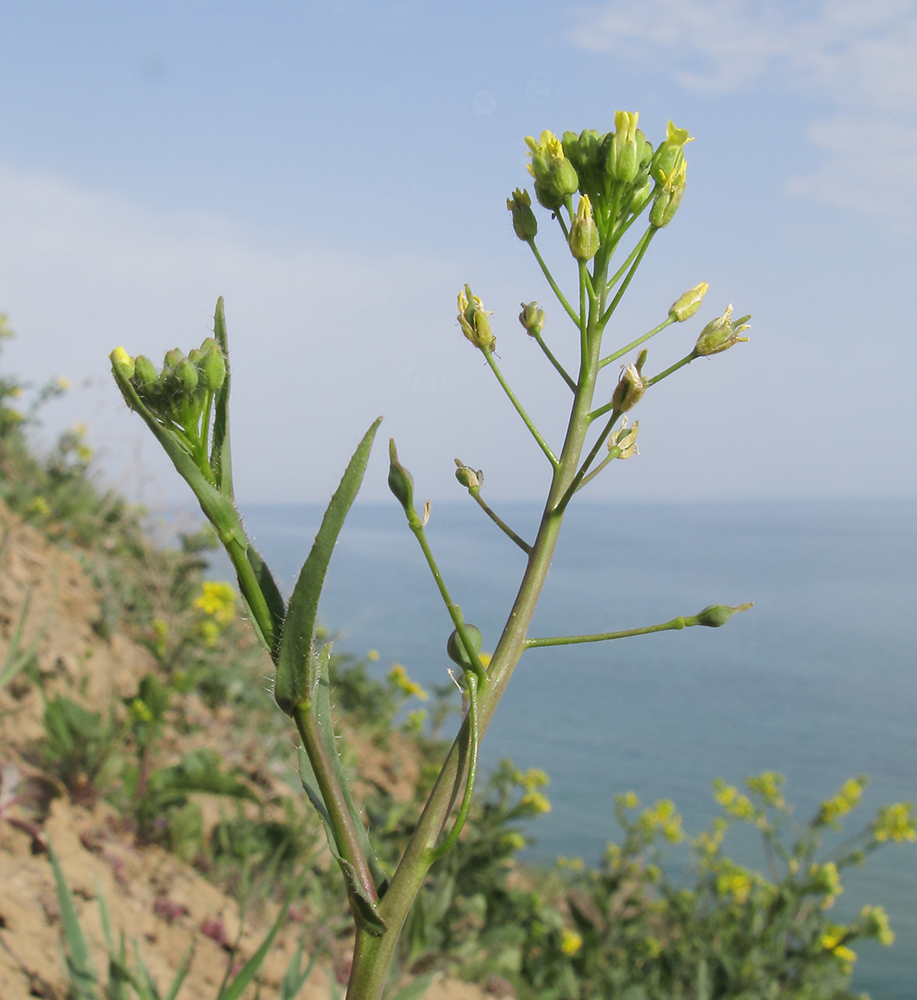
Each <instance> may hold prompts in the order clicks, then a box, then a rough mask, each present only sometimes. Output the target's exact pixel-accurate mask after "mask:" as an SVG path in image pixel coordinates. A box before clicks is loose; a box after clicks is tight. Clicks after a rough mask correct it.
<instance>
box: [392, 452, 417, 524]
mask: <svg viewBox="0 0 917 1000" xmlns="http://www.w3.org/2000/svg"><path fill="white" fill-rule="evenodd" d="M388 456H389V467H388V488H389V489H390V490H391V491H392V493H394V494H395V499H396V500H397V501H398V503H400V504H401V506H402V507H403V508H404V512H405V514H407V515H408V518H410V517H411V515H412V514H413V515H414V517H416V516H417V514H416V512H415V510H414V477H413V476H412V475H411V474H410V472H408V470H407V469H406V468H405V467H404V466H403V465H402V464H401V463H400V462H399V461H398V452H397V450H396V448H395V439H394V438H389V442H388Z"/></svg>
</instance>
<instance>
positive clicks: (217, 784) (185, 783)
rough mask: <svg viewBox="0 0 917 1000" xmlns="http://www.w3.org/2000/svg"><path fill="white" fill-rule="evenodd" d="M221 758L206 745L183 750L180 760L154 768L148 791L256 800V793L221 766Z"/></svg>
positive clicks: (158, 793) (156, 793)
mask: <svg viewBox="0 0 917 1000" xmlns="http://www.w3.org/2000/svg"><path fill="white" fill-rule="evenodd" d="M221 764H222V758H221V757H220V755H219V754H218V753H217V752H216V751H215V750H211V749H210V748H209V747H201V748H200V749H198V750H192V751H191V752H190V753H187V754H185V756H184V757H183V758H182V759H181V762H180V763H178V764H175V765H173V766H172V767H164V768H162V769H161V770H159V771H156V772H154V774H153V775H152V777H151V778H150V792H151V794H154V795H156V796H159V795H164V794H167V793H170V792H204V793H206V794H210V795H229V796H232V797H234V798H238V799H249V800H250V801H251V802H258V801H259V799H258V796H257V795H256V794H255V793H254V792H253V791H252V790H251V788H249V787H248V785H246V784H244V783H243V782H241V781H239V779H238V778H236V777H235V776H234V775H232V774H229V773H226V772H223V771H221V770H220V766H221Z"/></svg>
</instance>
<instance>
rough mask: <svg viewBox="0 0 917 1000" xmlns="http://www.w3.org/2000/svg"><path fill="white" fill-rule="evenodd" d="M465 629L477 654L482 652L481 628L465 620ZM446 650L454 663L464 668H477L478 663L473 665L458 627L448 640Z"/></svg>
mask: <svg viewBox="0 0 917 1000" xmlns="http://www.w3.org/2000/svg"><path fill="white" fill-rule="evenodd" d="M465 631H466V632H467V633H468V638H469V639H470V640H471V645H472V648H473V649H474V652H475V655H477V654H478V653H480V652H481V643H482V642H483V637H482V635H481V630H480V629H479V628H477V626H475V625H469V624H468V622H465ZM446 652H447V653H448V654H449V659H450V660H452V662H453V663H457V664H458V665H459V666H460V667H461V668H462V670H475V667H476V666H477V665H476V664H475V666H472V663H471V660H470V659H469V657H468V651H467V650H466V649H465V644H464V643H463V642H462V638H461V636H460V635H459V633H458V629H456V630H455V631H454V632H453V633H452V635H450V636H449V639H448V641H447V642H446Z"/></svg>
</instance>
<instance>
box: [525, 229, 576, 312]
mask: <svg viewBox="0 0 917 1000" xmlns="http://www.w3.org/2000/svg"><path fill="white" fill-rule="evenodd" d="M527 242H528V245H529V246H530V247H531V248H532V253H533V254H534V255H535V260H537V261H538V265H539V266H540V267H541V271H542V273H543V274H544V276H545V277H546V278H547V279H548V284H549V285H550V286H551V290H552V291H553V292H554V294H555V295H556V296H557V301H558V302H559V303H560V304H561V305H562V306H563V307H564V309H565V310H566V313H567V315H568V316H569V317H570V319H572V320H573V322H574V323H576V325H577V327H578V326H579V316H577V315H576V310H575V309H574V308H573V306H571V305H570V303H569V302H568V301H567V300H566V298H565V297H564V293H563V292H562V291H561V290H560V289H559V288H558V287H557V282H556V281H555V280H554V275H552V274H551V272H550V271H549V270H548V265H547V264H545V262H544V260H543V259H542V256H541V254H540V252H539V250H538V247H537V246H535V237H534V236H533V237H532V239H530V240H528V241H527Z"/></svg>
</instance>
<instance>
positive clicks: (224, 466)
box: [210, 295, 233, 500]
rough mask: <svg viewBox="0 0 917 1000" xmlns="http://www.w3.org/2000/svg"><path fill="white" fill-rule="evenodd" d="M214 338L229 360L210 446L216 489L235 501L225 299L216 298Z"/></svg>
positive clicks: (218, 394) (215, 401) (216, 405)
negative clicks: (230, 446) (230, 433)
mask: <svg viewBox="0 0 917 1000" xmlns="http://www.w3.org/2000/svg"><path fill="white" fill-rule="evenodd" d="M213 337H214V339H215V340H216V342H217V343H218V344H219V345H220V350H221V351H222V352H223V358H224V359H225V361H226V378H225V380H224V381H223V385H222V386H221V387H220V388H219V389H218V390H217V392H216V394H215V395H214V399H213V436H212V437H211V446H210V468H211V469H213V474H214V476H215V477H216V481H217V489H219V491H220V492H221V493H222V494H223V496H225V497H228V498H229V499H230V500H232V499H233V491H232V455H231V452H230V448H229V378H230V370H229V345H228V343H227V340H226V314H225V313H224V311H223V296H222V295H221V296H220V297H219V298H218V299H217V307H216V311H215V312H214V314H213Z"/></svg>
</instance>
